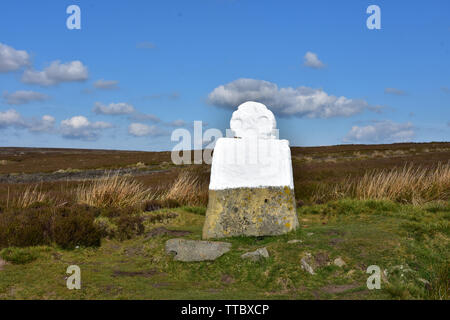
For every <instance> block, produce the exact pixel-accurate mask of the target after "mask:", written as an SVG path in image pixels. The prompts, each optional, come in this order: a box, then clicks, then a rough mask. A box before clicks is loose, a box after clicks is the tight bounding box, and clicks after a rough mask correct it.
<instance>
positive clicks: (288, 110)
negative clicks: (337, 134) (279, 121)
mask: <svg viewBox="0 0 450 320" xmlns="http://www.w3.org/2000/svg"><path fill="white" fill-rule="evenodd" d="M248 100H253V101H257V102H261V103H264V104H265V105H267V106H268V107H269V108H270V109H271V110H272V111H273V112H274V113H276V114H277V115H279V116H284V117H290V116H296V117H309V118H330V117H339V116H342V117H349V116H352V115H354V114H357V113H360V112H362V111H364V110H366V109H367V110H371V111H379V108H381V107H380V106H375V107H374V106H370V105H369V104H368V103H367V102H366V101H364V100H359V99H349V98H346V97H344V96H340V97H336V96H333V95H328V94H327V93H326V92H325V91H323V90H321V89H313V88H309V87H298V88H292V87H286V88H278V86H277V85H276V84H275V83H271V82H268V81H264V80H256V79H238V80H235V81H232V82H230V83H227V84H225V85H221V86H218V87H217V88H215V89H214V90H213V91H212V92H211V93H210V94H209V96H208V102H209V103H210V104H212V105H215V106H218V107H222V108H228V109H235V108H236V107H237V106H238V105H240V104H241V103H243V102H245V101H248Z"/></svg>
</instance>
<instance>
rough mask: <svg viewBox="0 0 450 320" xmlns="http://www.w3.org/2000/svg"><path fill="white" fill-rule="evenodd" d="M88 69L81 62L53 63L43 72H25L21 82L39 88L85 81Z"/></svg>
mask: <svg viewBox="0 0 450 320" xmlns="http://www.w3.org/2000/svg"><path fill="white" fill-rule="evenodd" d="M87 78H88V69H87V67H86V66H85V65H83V63H82V62H81V61H78V60H77V61H71V62H67V63H60V61H53V62H52V63H51V64H50V66H48V67H47V68H45V69H44V70H43V71H36V70H31V69H29V70H25V72H24V74H23V75H22V82H24V83H29V84H37V85H40V86H52V85H56V84H59V83H61V82H73V81H85V80H86V79H87Z"/></svg>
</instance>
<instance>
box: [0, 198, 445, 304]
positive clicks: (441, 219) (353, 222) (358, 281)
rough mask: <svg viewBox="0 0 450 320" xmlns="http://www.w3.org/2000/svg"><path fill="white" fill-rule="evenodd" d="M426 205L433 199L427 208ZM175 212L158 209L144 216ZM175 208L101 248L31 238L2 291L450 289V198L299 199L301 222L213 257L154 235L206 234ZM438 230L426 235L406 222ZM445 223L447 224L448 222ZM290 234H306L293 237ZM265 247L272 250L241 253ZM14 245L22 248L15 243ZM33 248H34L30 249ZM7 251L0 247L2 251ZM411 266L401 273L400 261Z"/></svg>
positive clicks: (414, 294)
mask: <svg viewBox="0 0 450 320" xmlns="http://www.w3.org/2000/svg"><path fill="white" fill-rule="evenodd" d="M430 208H433V209H431V210H430ZM164 212H169V211H168V209H162V210H160V211H157V212H149V213H146V214H145V215H146V216H152V215H156V214H162V213H164ZM171 212H174V213H177V216H176V217H173V218H171V219H167V220H164V221H160V220H155V221H153V222H150V221H149V220H145V221H146V222H145V230H144V233H143V234H142V235H141V236H136V237H134V238H132V239H129V240H125V241H119V240H117V239H103V241H102V245H101V246H100V247H99V248H79V249H75V250H62V249H58V248H57V247H48V246H47V247H36V248H33V249H32V250H34V251H33V252H34V255H35V257H36V258H35V259H34V260H33V261H28V262H27V263H24V264H8V265H6V266H4V270H2V271H0V272H1V277H0V298H3V299H11V298H13V299H36V298H39V299H43V298H47V299H239V298H240V299H319V298H320V299H448V266H449V261H450V260H449V259H450V256H449V253H450V250H448V249H449V242H448V238H449V237H450V231H449V214H448V213H449V212H450V203H445V204H442V203H440V204H439V205H438V206H435V207H431V206H423V207H418V206H411V205H402V204H397V203H394V202H390V201H374V200H370V201H360V200H351V199H343V200H338V201H334V202H330V203H328V204H324V205H315V206H305V207H302V208H299V209H298V216H299V221H300V224H301V228H299V229H298V230H297V231H295V232H291V233H289V234H286V235H283V236H278V237H250V238H248V237H237V238H231V239H226V240H225V241H228V242H231V243H232V250H231V251H230V252H228V253H226V254H225V255H223V256H222V257H220V258H219V259H217V260H216V261H213V262H196V263H183V262H177V261H173V258H172V257H171V256H170V255H167V254H165V252H164V243H165V241H166V240H168V239H169V238H171V237H173V236H170V235H160V236H157V235H156V236H152V237H148V236H147V235H146V234H147V233H148V232H149V231H150V230H153V229H154V228H157V227H161V226H164V227H165V228H167V229H169V230H186V231H191V232H192V233H191V234H189V235H187V236H185V238H189V239H200V237H201V228H202V225H203V221H204V217H203V216H202V215H200V214H197V213H192V212H189V211H188V210H185V209H182V208H178V209H171ZM411 222H415V223H418V222H420V223H421V224H422V225H423V226H424V227H425V228H427V229H429V230H434V232H433V233H430V234H429V235H428V234H427V235H426V236H425V237H423V236H422V235H421V231H420V230H417V229H416V228H412V227H411V226H410V224H409V223H411ZM442 226H444V227H442ZM292 239H300V240H302V242H301V243H296V244H288V243H287V242H288V241H289V240H292ZM260 247H266V248H267V249H268V251H269V254H270V257H269V259H267V260H265V261H261V262H251V261H248V260H243V259H241V258H240V255H241V254H243V253H245V252H248V251H252V250H255V249H257V248H260ZM14 250H16V249H14ZM24 250H29V249H24ZM306 253H311V255H312V256H313V257H319V256H321V257H324V256H326V257H327V261H329V262H332V261H333V260H334V259H335V258H337V257H341V258H342V259H343V260H344V261H345V262H346V265H345V266H344V267H342V268H340V267H337V266H334V265H333V264H331V265H328V264H327V263H326V262H327V261H325V263H322V265H320V266H318V267H316V269H315V271H316V275H310V274H309V273H307V272H305V271H304V270H302V268H301V267H300V265H299V261H300V259H301V257H303V256H304V255H305V254H306ZM5 258H6V259H10V258H8V256H5V255H3V259H5ZM72 264H76V265H78V266H80V268H81V272H82V289H81V290H68V289H67V288H66V287H65V276H66V274H65V270H66V268H67V267H68V266H69V265H72ZM372 264H376V265H378V266H380V268H381V269H382V270H387V271H389V273H388V274H389V276H388V277H387V278H386V277H384V279H383V281H382V284H381V290H368V289H367V288H366V286H365V283H366V279H367V277H368V274H366V272H365V271H366V268H367V266H369V265H372ZM400 265H403V266H405V269H406V266H407V268H408V269H410V270H411V271H408V272H406V271H405V272H403V274H404V275H403V276H402V275H401V274H402V273H401V272H400V273H398V272H397V273H395V272H393V271H392V270H397V269H398V268H399V267H398V266H400Z"/></svg>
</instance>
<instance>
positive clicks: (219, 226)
mask: <svg viewBox="0 0 450 320" xmlns="http://www.w3.org/2000/svg"><path fill="white" fill-rule="evenodd" d="M297 226H298V219H297V215H296V210H295V198H294V192H293V190H292V189H291V188H289V187H287V186H286V187H261V188H233V189H224V190H209V203H208V209H207V211H206V221H205V224H204V226H203V238H204V239H210V238H224V237H233V236H242V235H245V236H264V235H280V234H283V233H286V232H289V231H291V230H293V229H295V228H297Z"/></svg>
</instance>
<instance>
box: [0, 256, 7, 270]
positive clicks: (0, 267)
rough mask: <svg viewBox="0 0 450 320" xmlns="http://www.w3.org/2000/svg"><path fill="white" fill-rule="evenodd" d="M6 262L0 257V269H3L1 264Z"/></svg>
mask: <svg viewBox="0 0 450 320" xmlns="http://www.w3.org/2000/svg"><path fill="white" fill-rule="evenodd" d="M6 263H7V262H6V261H5V260H3V259H1V258H0V271H2V270H3V266H5V265H6Z"/></svg>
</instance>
